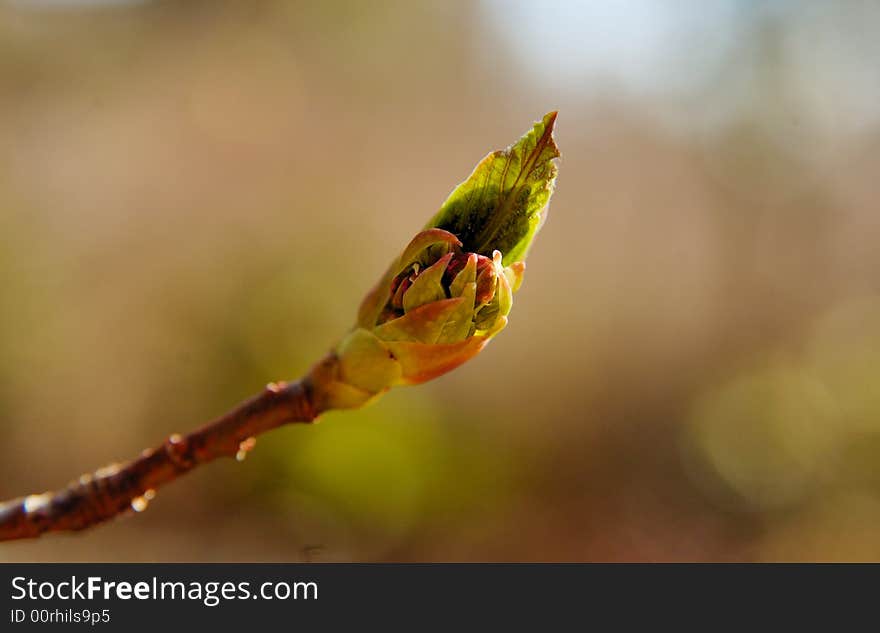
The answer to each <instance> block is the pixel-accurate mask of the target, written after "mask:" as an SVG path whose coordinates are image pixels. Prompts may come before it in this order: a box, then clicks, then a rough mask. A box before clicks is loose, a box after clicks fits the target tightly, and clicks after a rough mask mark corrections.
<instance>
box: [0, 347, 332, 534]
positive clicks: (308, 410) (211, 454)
mask: <svg viewBox="0 0 880 633" xmlns="http://www.w3.org/2000/svg"><path fill="white" fill-rule="evenodd" d="M335 369H336V357H335V356H334V355H332V354H331V355H328V356H327V357H326V358H325V359H324V360H322V361H321V362H320V363H318V364H317V365H316V366H315V367H314V368H313V369H312V371H311V372H310V373H309V374H308V375H307V376H306V377H305V378H303V379H302V380H298V381H296V382H291V383H271V384H269V385H268V386H267V387H266V389H265V390H264V391H263V392H262V393H260V394H259V395H257V396H254V397H253V398H251V399H250V400H247V401H246V402H243V403H242V404H240V405H239V406H238V407H236V408H235V409H233V410H232V411H230V412H229V413H227V414H226V415H224V416H222V417H220V418H218V419H217V420H215V421H213V422H211V423H209V424H206V425H205V426H203V427H201V428H199V429H197V430H195V431H193V432H192V433H189V434H188V435H183V436H181V435H177V434H174V435H171V436H170V437H169V438H168V439H166V440H165V442H163V443H162V444H160V445H159V446H157V447H155V448H148V449H146V450H144V451H143V452H142V453H141V455H140V457H138V458H137V459H134V460H132V461H130V462H128V463H125V464H113V465H110V466H107V467H104V468H100V469H98V470H96V471H95V472H94V473H91V474H87V475H83V476H81V477H80V478H79V479H78V480H76V481H73V482H71V483H70V484H69V485H68V486H67V487H66V488H63V489H61V490H57V491H54V492H45V493H43V494H39V495H30V496H27V497H19V498H17V499H12V500H10V501H6V502H3V503H0V541H7V540H14V539H25V538H35V537H38V536H40V535H41V534H43V533H44V532H61V531H72V530H83V529H86V528H88V527H91V526H93V525H96V524H98V523H102V522H104V521H107V520H109V519H112V518H113V517H115V516H117V515H119V514H122V513H125V512H128V511H131V510H137V511H139V510H142V509H143V508H144V507H146V503H147V502H148V501H149V499H151V498H152V496H153V495H154V494H155V490H156V489H157V488H158V487H159V486H162V485H164V484H167V483H170V482H172V481H174V480H175V479H177V478H178V477H180V476H181V475H184V474H186V473H188V472H189V471H190V470H192V469H194V468H196V467H197V466H200V465H202V464H206V463H208V462H211V461H213V460H215V459H217V458H219V457H236V456H239V457H241V456H243V454H245V453H247V451H248V450H250V449H251V448H253V445H254V439H253V438H255V437H256V436H257V435H259V434H260V433H265V432H266V431H270V430H272V429H274V428H277V427H279V426H282V425H285V424H290V423H292V422H311V421H313V420H314V419H315V418H316V417H317V416H318V415H319V414H320V413H321V412H322V411H324V407H323V403H322V400H323V397H322V394H321V393H320V384H321V382H322V377H324V376H327V375H328V372H334V371H335ZM316 386H317V387H318V389H316Z"/></svg>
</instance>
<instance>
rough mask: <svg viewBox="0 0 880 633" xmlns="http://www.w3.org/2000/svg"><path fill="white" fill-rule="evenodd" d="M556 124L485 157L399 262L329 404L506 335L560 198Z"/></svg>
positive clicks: (346, 343) (442, 369)
mask: <svg viewBox="0 0 880 633" xmlns="http://www.w3.org/2000/svg"><path fill="white" fill-rule="evenodd" d="M555 123H556V113H555V112H551V113H550V114H548V115H546V116H545V117H544V118H543V120H541V121H540V122H538V123H536V124H535V125H534V127H533V128H532V129H531V130H530V131H529V132H528V133H526V134H525V136H523V137H522V138H521V139H520V140H519V141H517V142H516V143H515V144H513V145H511V146H510V147H508V148H507V149H505V150H501V151H496V152H492V153H491V154H489V155H488V156H487V157H486V158H484V159H483V160H482V161H481V162H480V163H479V164H478V165H477V167H476V169H474V171H473V173H472V174H471V175H470V177H469V178H468V179H467V180H465V181H464V182H463V183H462V184H460V185H459V186H458V187H456V188H455V190H454V191H453V192H452V194H451V195H450V196H449V198H447V200H446V202H444V203H443V206H442V207H441V208H440V211H439V212H438V213H437V214H436V215H435V216H434V218H433V219H432V220H431V221H430V222H429V223H428V225H427V227H426V228H425V229H424V230H422V231H421V232H419V233H418V234H416V236H415V237H414V238H413V239H412V241H411V242H410V243H409V245H408V246H407V247H406V248H405V249H404V250H403V253H402V254H401V255H400V257H398V258H397V259H396V260H395V261H394V262H392V264H391V266H390V267H389V269H388V271H387V272H386V273H385V275H384V276H383V277H382V279H381V281H380V282H379V283H378V284H377V285H376V287H375V288H373V290H371V291H370V292H369V293H368V294H367V296H366V298H365V299H364V301H363V303H362V304H361V307H360V310H359V311H358V319H357V325H356V327H355V328H354V329H353V330H352V331H351V332H350V333H349V334H348V336H346V338H345V339H343V341H342V342H341V343H340V344H339V346H337V348H336V357H337V360H338V362H337V363H336V364H335V367H334V368H333V372H334V373H333V375H332V376H331V377H330V378H327V377H324V378H323V379H322V380H323V382H322V384H323V385H324V386H325V387H324V391H325V393H324V399H325V401H326V402H327V404H328V405H329V406H330V407H331V408H351V407H357V406H360V405H362V404H364V403H365V402H367V401H369V400H371V399H372V398H374V397H375V396H377V395H379V394H380V393H382V392H384V391H385V390H387V389H388V388H390V387H392V386H394V385H396V384H415V383H419V382H424V381H426V380H430V379H431V378H435V377H437V376H439V375H441V374H444V373H446V372H447V371H450V370H451V369H454V368H455V367H457V366H458V365H460V364H462V363H463V362H465V361H466V360H468V359H470V358H472V357H473V356H475V355H476V354H477V353H479V351H480V350H481V349H482V348H483V347H484V346H485V345H486V343H487V342H488V341H489V340H490V339H491V338H492V337H493V336H495V334H497V333H498V332H500V331H501V330H502V329H504V327H505V326H506V325H507V315H508V313H509V312H510V309H511V307H512V305H513V293H514V292H516V291H517V290H518V289H519V287H520V285H521V283H522V279H523V273H524V271H525V262H524V260H525V257H526V254H527V252H528V249H529V246H530V245H531V242H532V240H533V238H534V237H535V234H536V233H537V232H538V229H539V228H540V226H541V224H542V222H543V220H544V218H545V216H546V208H547V203H548V202H549V200H550V196H551V194H552V193H553V186H554V184H555V180H556V165H555V164H554V162H553V159H555V158H557V157H558V156H559V149H558V148H557V147H556V143H555V141H554V139H553V126H554V124H555ZM325 370H326V368H325Z"/></svg>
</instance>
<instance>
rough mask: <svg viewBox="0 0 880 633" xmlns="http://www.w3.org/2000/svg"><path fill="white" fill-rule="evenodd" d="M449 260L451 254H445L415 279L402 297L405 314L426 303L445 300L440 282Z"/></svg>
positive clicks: (444, 293) (444, 292)
mask: <svg viewBox="0 0 880 633" xmlns="http://www.w3.org/2000/svg"><path fill="white" fill-rule="evenodd" d="M450 259H452V253H446V255H444V256H443V257H441V258H440V259H438V260H437V261H436V262H435V263H434V264H433V265H431V266H429V267H428V268H426V269H425V270H423V271H422V273H421V274H420V275H419V276H418V277H416V280H415V281H414V282H413V285H412V286H410V287H409V289H408V290H407V291H406V294H404V295H403V309H404V311H405V312H409V311H410V310H414V309H416V308H418V307H419V306H423V305H425V304H426V303H431V302H432V301H441V300H443V299H445V298H446V291H445V290H443V285H442V284H441V281H442V280H443V273H445V272H446V266H447V265H448V264H449V260H450Z"/></svg>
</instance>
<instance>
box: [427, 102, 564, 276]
mask: <svg viewBox="0 0 880 633" xmlns="http://www.w3.org/2000/svg"><path fill="white" fill-rule="evenodd" d="M557 116H558V112H557V111H555V110H554V111H551V112H548V113H547V114H546V115H544V117H543V118H542V119H541V121H538V122H537V123H535V124H534V125H533V126H532V128H531V129H530V130H529V131H528V132H526V134H525V135H523V137H522V138H520V139H519V141H517V142H516V143H514V144H513V145H511V146H510V147H508V148H507V149H504V150H500V151H496V152H492V153H491V154H489V155H488V156H486V157H485V158H484V159H483V160H482V161H481V162H480V163H479V164H478V165H477V167H476V168H475V169H474V171H473V173H472V174H471V175H470V177H469V178H468V179H467V180H466V181H464V182H463V183H461V184H460V185H459V186H458V187H456V189H455V190H454V191H453V192H452V193H451V194H450V196H449V198H447V200H446V202H444V203H443V206H442V207H441V208H440V211H439V212H438V213H437V215H435V216H434V218H433V219H432V220H431V222H429V223H428V226H429V227H436V228H441V229H443V230H446V231H449V232H450V233H453V234H454V235H455V236H456V237H457V238H458V239H459V240H461V242H462V244H463V249H464V250H465V251H466V252H474V253H479V254H481V255H486V256H491V253H492V251H494V250H496V249H497V250H499V251H501V252H502V253H503V256H504V264H505V265H509V264H511V263H513V262H517V261H521V260H522V259H524V258H525V256H526V253H527V252H528V249H529V246H530V245H531V242H532V239H533V238H534V236H535V234H536V233H537V232H538V229H539V228H540V226H541V223H542V220H543V217H544V215H545V209H546V206H547V203H548V202H549V200H550V196H551V194H552V193H553V186H554V183H555V180H556V165H555V164H554V163H553V160H554V159H556V158H558V157H559V155H560V154H559V148H558V147H557V145H556V141H555V139H554V138H553V129H554V127H555V124H556V118H557Z"/></svg>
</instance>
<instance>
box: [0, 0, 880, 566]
mask: <svg viewBox="0 0 880 633" xmlns="http://www.w3.org/2000/svg"><path fill="white" fill-rule="evenodd" d="M878 60H880V4H878V3H877V2H874V1H871V0H865V1H864V2H859V1H842V2H833V3H831V2H822V1H819V0H816V1H809V0H807V1H800V0H798V1H795V0H791V1H783V0H779V1H765V2H758V1H747V0H741V1H736V0H707V1H704V2H700V3H670V2H664V1H663V0H627V1H625V2H602V1H601V0H590V1H587V0H582V1H571V2H562V1H549V0H548V1H543V2H533V1H526V0H483V1H480V2H477V1H473V2H448V1H445V0H444V1H442V2H441V1H437V2H404V1H403V0H400V1H390V2H371V3H365V2H359V1H357V0H335V1H333V2H284V1H281V0H276V1H272V0H248V1H240V2H234V1H231V0H230V1H225V0H211V1H207V0H206V1H197V0H185V1H184V0H179V1H154V2H150V1H142V2H132V1H128V2H126V1H120V0H115V1H114V0H101V1H99V0H91V1H89V0H3V1H0V288H2V290H0V497H3V498H6V497H12V496H17V495H20V494H25V493H31V492H40V491H42V490H45V489H49V488H57V487H59V486H61V485H63V484H64V483H65V482H67V481H68V480H70V479H71V478H74V477H76V476H78V475H79V474H80V473H81V472H85V471H91V470H93V469H95V468H96V467H98V466H100V465H102V464H106V463H109V462H113V461H116V460H123V459H128V458H131V457H134V456H135V455H137V454H138V452H139V451H140V450H141V449H142V448H144V447H146V446H149V445H154V444H156V443H158V442H159V441H161V440H162V438H163V437H165V436H167V435H168V434H169V433H172V432H175V431H187V430H190V429H192V428H194V427H195V426H197V425H199V424H201V423H202V422H204V421H206V420H208V419H210V418H213V417H215V416H216V415H218V414H220V413H222V412H224V411H225V410H227V409H228V408H229V407H231V406H232V405H234V404H236V403H237V402H238V401H240V400H241V399H243V398H245V397H247V396H249V395H251V394H253V393H255V392H257V391H258V390H259V389H260V388H262V387H263V385H264V384H265V383H266V382H268V381H270V380H278V379H284V378H293V377H296V376H298V375H300V374H301V373H302V372H303V371H304V370H305V369H306V368H307V367H308V366H309V365H310V364H311V362H312V361H314V360H315V359H317V358H318V357H319V356H320V355H321V354H323V352H324V351H325V350H326V349H327V348H328V346H330V345H331V344H332V343H333V342H334V341H335V340H336V339H337V338H338V337H339V336H340V335H341V334H342V333H343V332H344V331H345V329H346V328H348V327H349V326H350V324H351V323H352V320H353V318H354V314H355V310H356V306H357V304H358V302H359V300H360V298H361V296H362V294H363V293H364V291H365V290H366V289H367V288H368V287H369V286H371V285H372V283H373V282H374V281H375V279H377V277H378V275H379V274H380V273H381V272H382V271H383V270H384V268H385V266H386V264H387V263H388V261H389V260H390V258H391V257H393V255H394V254H395V253H396V252H397V251H398V250H399V249H400V248H401V247H402V246H403V245H404V244H405V243H406V242H407V241H408V240H409V238H410V237H411V236H412V235H413V234H414V233H415V231H417V230H418V229H419V228H420V227H421V226H422V225H423V223H424V222H425V221H426V220H427V219H428V218H429V217H430V216H431V215H432V214H433V213H434V212H435V211H436V209H437V208H438V207H439V205H440V203H441V202H442V201H443V200H444V199H445V197H446V195H447V194H448V193H449V191H451V189H452V188H453V186H454V185H455V184H457V183H458V182H459V181H461V180H463V179H464V178H465V177H466V176H467V175H468V174H469V173H470V170H471V169H472V168H473V166H474V165H475V164H476V163H477V161H478V160H479V159H480V158H482V157H483V156H484V155H485V154H486V153H488V152H489V151H490V150H492V149H496V148H500V147H504V146H506V145H507V144H509V143H511V142H513V141H514V140H515V139H516V138H518V136H519V135H520V134H521V133H522V132H524V131H525V130H526V129H527V128H528V127H529V125H530V124H531V122H532V121H534V120H536V119H538V118H540V117H541V115H543V114H544V113H545V112H547V111H549V110H552V109H558V110H559V111H560V116H559V123H558V131H557V138H558V142H559V145H560V147H561V149H562V152H563V159H562V160H561V162H560V175H559V181H558V186H557V191H556V194H555V196H554V198H553V202H552V204H551V209H550V213H549V221H548V222H547V224H546V225H545V227H544V229H543V231H542V233H541V235H540V236H539V239H538V240H537V241H536V244H535V246H534V248H533V250H532V253H531V257H530V259H529V268H528V271H527V275H526V282H525V285H524V286H523V289H522V291H521V292H520V294H519V295H518V296H517V301H516V305H515V308H514V311H513V313H512V315H511V317H512V318H511V323H510V326H509V327H508V329H507V330H506V331H505V332H504V333H503V334H502V335H501V336H500V337H499V338H498V339H496V341H495V342H493V344H492V345H490V346H489V347H488V348H487V349H486V350H485V351H484V352H483V354H481V355H480V357H479V358H477V359H475V360H474V361H472V362H470V363H468V364H467V365H465V366H463V367H462V368H460V369H459V370H457V371H455V372H453V373H451V374H449V375H447V376H445V377H443V378H441V379H439V380H437V381H435V382H432V383H430V384H427V385H424V386H421V387H418V388H409V389H399V390H396V391H393V392H392V393H390V394H388V395H387V396H386V397H385V398H383V399H382V400H381V401H379V402H378V403H376V404H375V405H373V406H371V407H369V408H367V409H365V410H363V411H359V412H355V413H341V414H329V415H326V416H325V417H324V418H322V420H321V422H320V423H319V424H317V425H315V426H305V425H298V426H292V427H289V428H284V429H281V430H278V431H275V432H273V433H271V434H269V435H267V436H264V437H261V438H260V439H259V441H258V442H257V446H256V449H255V450H254V451H253V452H252V453H251V455H250V456H249V457H248V459H247V460H246V461H244V462H243V463H235V462H234V461H230V460H226V461H224V462H222V463H216V464H214V465H212V466H209V467H205V468H202V469H199V470H198V471H197V472H195V473H193V474H192V475H190V476H188V477H186V478H185V479H183V480H180V481H178V482H176V483H175V484H174V485H172V486H170V487H169V488H166V489H162V490H160V491H159V494H158V496H157V498H156V499H155V500H154V501H153V502H152V503H151V506H150V508H149V510H148V511H147V512H145V513H143V514H142V515H139V516H136V517H131V518H127V519H123V520H119V521H116V522H114V523H112V524H109V525H106V526H103V527H99V528H96V529H94V530H91V531H89V532H87V533H82V534H75V535H55V536H49V537H47V538H44V539H41V540H39V541H34V542H21V543H11V544H7V545H4V546H2V547H0V560H5V561H49V560H57V561H61V560H65V561H66V560H100V561H112V560H122V561H149V560H155V561H160V560H161V561H202V560H206V561H210V560H218V561H219V560H224V561H225V560H280V561H345V560H355V561H484V560H503V561H532V560H538V561H555V560H559V561H567V560H576V561H606V560H612V561H616V560H637V561H641V560H648V561H654V560H721V561H727V560H880V530H878V529H877V526H878V524H880V384H878V379H880V293H878V290H880V280H878V270H880V248H878V246H880V213H878V198H880V183H878V177H880V62H878Z"/></svg>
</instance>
